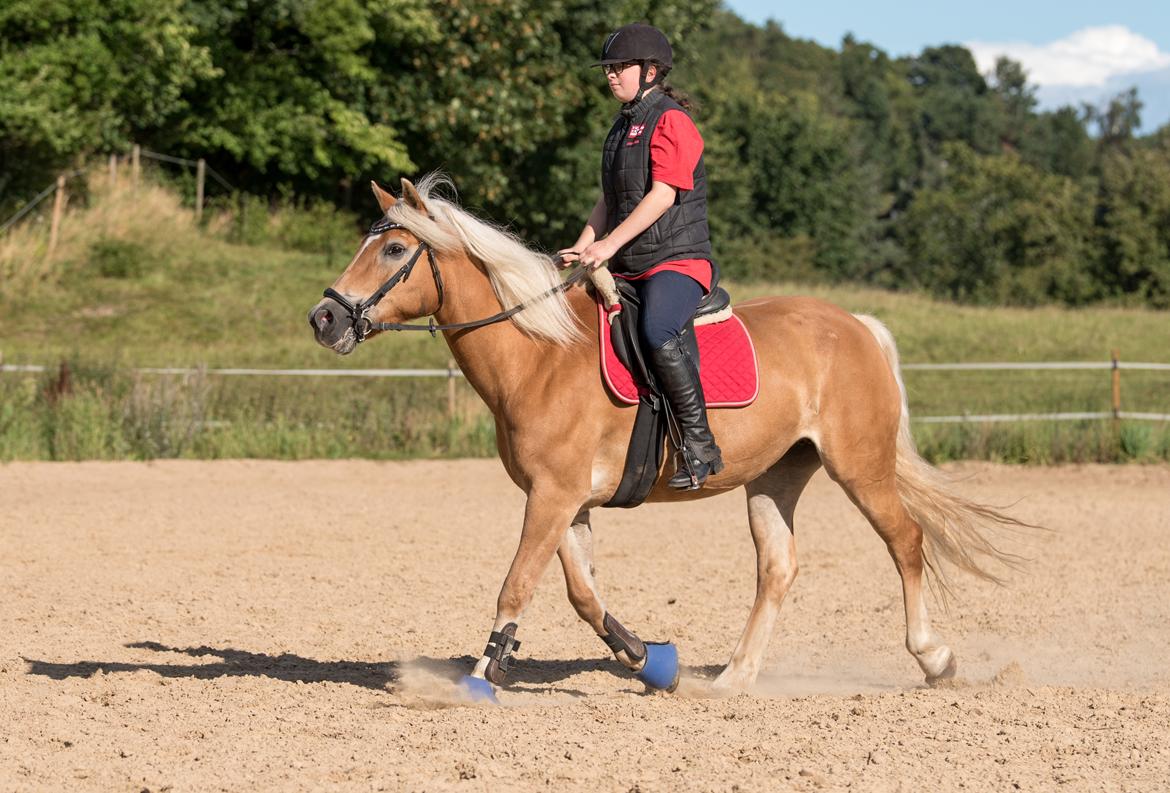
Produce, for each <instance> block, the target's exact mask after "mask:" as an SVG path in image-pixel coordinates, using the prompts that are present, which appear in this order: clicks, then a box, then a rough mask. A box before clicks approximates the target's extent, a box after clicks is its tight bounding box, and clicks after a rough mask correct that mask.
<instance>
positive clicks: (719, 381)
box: [597, 302, 760, 408]
mask: <svg viewBox="0 0 1170 793" xmlns="http://www.w3.org/2000/svg"><path fill="white" fill-rule="evenodd" d="M597 322H598V325H599V333H598V336H599V338H600V339H601V379H602V380H604V381H605V385H606V387H607V388H609V390H610V393H612V394H613V395H614V396H615V397H617V398H618V400H620V401H622V402H625V403H626V404H627V405H636V404H638V386H637V385H636V384H635V383H634V378H633V376H632V375H631V374H630V370H629V369H627V368H626V367H625V364H623V363H622V362H621V360H620V359H619V358H618V357H617V353H615V352H614V351H613V342H612V341H611V340H610V336H609V319H608V318H607V317H606V314H605V307H604V306H603V305H601V303H600V302H598V304H597ZM695 335H696V336H697V337H698V340H699V362H700V364H699V379H700V380H702V381H703V396H705V397H706V399H707V407H709V408H742V407H747V406H748V405H750V404H751V403H752V402H755V401H756V396H757V395H758V394H759V393H760V366H759V362H758V361H757V360H756V348H755V345H753V344H752V337H751V336H749V335H748V332H747V328H746V327H744V324H743V322H742V321H741V320H740V318H739V317H737V316H735V314H732V315H731V319H728V320H724V321H723V322H718V323H716V324H714V325H700V326H699V327H697V328H695Z"/></svg>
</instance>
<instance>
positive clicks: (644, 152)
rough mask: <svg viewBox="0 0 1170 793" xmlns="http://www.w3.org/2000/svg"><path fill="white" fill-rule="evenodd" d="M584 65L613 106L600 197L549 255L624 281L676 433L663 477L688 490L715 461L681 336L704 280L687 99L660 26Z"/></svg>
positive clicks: (699, 180) (694, 133) (704, 249)
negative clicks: (677, 461) (605, 270)
mask: <svg viewBox="0 0 1170 793" xmlns="http://www.w3.org/2000/svg"><path fill="white" fill-rule="evenodd" d="M593 65H594V66H600V67H601V69H602V70H603V71H604V73H605V75H606V78H607V79H608V81H609V89H610V91H611V92H612V93H613V95H614V97H615V98H616V99H617V100H618V101H619V102H621V103H622V107H621V112H620V113H619V115H618V117H617V118H616V120H615V121H614V125H613V128H612V129H611V130H610V132H609V135H608V137H607V138H606V140H605V146H604V148H603V151H602V158H601V159H602V165H601V184H602V192H601V196H600V197H599V198H598V199H597V203H596V205H594V207H593V211H592V212H591V213H590V215H589V220H588V221H587V222H586V224H585V228H584V229H583V230H582V231H581V234H580V236H579V237H578V238H577V241H576V242H575V243H574V244H573V246H572V247H571V248H566V249H564V250H561V251H559V252H558V254H559V255H560V256H561V261H562V263H563V264H565V265H567V264H569V263H571V262H573V261H580V262H581V264H582V265H584V266H585V267H589V268H596V267H599V266H601V265H602V264H603V263H604V262H606V261H608V262H609V268H610V270H611V271H612V272H613V275H614V276H615V277H617V278H623V279H626V280H628V281H630V282H631V283H632V284H633V286H634V288H635V290H636V291H637V294H638V299H639V301H640V303H641V314H640V320H639V335H640V337H641V339H640V341H641V343H642V346H643V349H645V350H647V351H649V353H650V356H649V357H650V360H651V364H652V366H653V369H654V374H655V375H656V378H657V381H658V384H659V387H660V388H661V389H662V391H663V393H664V394H665V396H666V398H667V400H669V402H670V407H671V409H672V413H673V415H674V417H675V419H676V421H677V423H678V426H679V429H680V431H681V435H682V441H683V443H682V448H681V449H679V452H680V454H681V458H682V465H680V466H679V468H678V471H677V472H676V473H675V475H674V476H673V477H672V478H671V480H670V486H671V487H675V488H679V489H683V490H694V489H697V488H699V487H701V486H702V485H703V483H704V482H705V481H706V479H707V477H708V476H709V475H711V474H717V473H719V471H720V470H722V468H723V460H722V458H721V457H720V453H719V447H718V446H717V445H716V443H715V439H714V437H713V436H712V435H711V429H710V426H709V425H708V423H707V410H706V402H705V400H704V398H703V386H702V384H701V383H700V381H699V367H698V361H696V360H694V359H693V358H692V357H691V354H690V350H689V347H688V345H687V342H686V341H685V339H684V338H683V334H684V331H685V329H686V327H687V324H688V323H689V322H690V320H691V318H692V317H694V315H695V309H696V308H697V307H698V304H699V301H700V300H702V298H703V295H704V294H705V293H706V292H708V291H709V290H710V289H711V286H712V284H711V280H712V264H711V239H710V233H709V231H708V226H707V175H706V170H705V169H704V167H703V139H702V137H701V136H700V135H699V131H698V129H696V127H695V124H694V122H693V121H692V120H691V117H690V115H689V114H688V113H687V107H688V105H687V104H686V100H685V99H682V98H681V97H677V96H676V95H675V94H674V92H673V91H672V89H671V88H670V86H667V85H664V84H663V80H664V79H665V78H666V75H667V73H668V72H669V71H670V69H671V67H672V66H673V53H672V50H671V47H670V42H669V41H668V40H667V38H666V36H665V35H664V34H663V33H662V31H660V30H658V29H657V28H654V27H651V26H650V25H637V24H635V25H626V26H624V27H621V28H619V29H618V30H616V31H614V33H612V34H611V35H610V36H609V38H607V39H606V41H605V45H604V46H603V47H602V51H601V58H600V60H598V61H597V62H596V63H594V64H593ZM680 99H681V101H680Z"/></svg>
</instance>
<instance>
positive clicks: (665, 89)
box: [658, 83, 696, 113]
mask: <svg viewBox="0 0 1170 793" xmlns="http://www.w3.org/2000/svg"><path fill="white" fill-rule="evenodd" d="M658 90H659V91H661V92H662V93H664V94H666V95H667V96H669V97H670V98H671V99H673V100H674V101H676V102H678V103H679V104H680V105H682V108H683V110H685V111H687V112H688V113H693V112H694V111H695V109H696V108H695V105H694V103H692V102H691V98H690V97H689V96H687V95H686V94H684V93H683V92H682V91H680V90H678V89H677V88H675V87H674V86H673V85H667V84H666V83H661V84H660V85H659V86H658Z"/></svg>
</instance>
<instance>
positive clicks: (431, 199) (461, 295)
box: [309, 174, 1027, 700]
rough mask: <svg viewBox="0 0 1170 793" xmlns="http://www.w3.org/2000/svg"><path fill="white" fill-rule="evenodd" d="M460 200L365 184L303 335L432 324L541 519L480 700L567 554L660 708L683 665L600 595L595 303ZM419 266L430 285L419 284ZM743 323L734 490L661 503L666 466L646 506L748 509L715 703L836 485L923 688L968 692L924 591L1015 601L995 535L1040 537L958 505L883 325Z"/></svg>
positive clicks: (749, 659)
mask: <svg viewBox="0 0 1170 793" xmlns="http://www.w3.org/2000/svg"><path fill="white" fill-rule="evenodd" d="M447 187H450V183H449V180H447V179H446V178H445V177H442V176H439V175H435V174H430V175H427V176H426V177H424V178H423V179H421V180H420V182H419V185H418V186H417V187H416V186H415V185H413V184H412V183H411V182H410V181H408V180H407V179H402V180H401V188H402V189H401V197H398V198H396V197H395V196H394V195H392V194H391V193H389V192H388V191H386V190H384V189H382V188H381V187H380V186H379V185H378V184H377V183H376V182H373V183H371V188H372V190H373V192H374V196H375V198H376V199H377V201H378V205H379V206H380V207H381V210H382V212H383V216H382V218H381V219H380V220H379V221H378V222H377V223H375V224H374V226H373V227H372V228H371V229H370V232H369V233H368V234H367V235H366V236H365V238H364V239H363V241H362V243H361V246H360V247H359V249H358V250H357V252H356V253H355V255H354V257H353V259H352V261H351V262H350V263H349V265H348V266H347V267H346V268H345V270H344V271H343V272H342V274H341V276H340V277H339V278H338V279H337V280H336V281H335V282H334V283H333V285H332V286H331V287H330V288H328V289H326V290H325V296H324V298H323V299H322V300H321V301H320V302H318V303H317V304H316V305H315V306H313V308H312V309H311V310H310V311H309V323H310V325H311V326H312V329H313V333H314V335H315V338H316V340H317V342H318V343H319V344H321V345H322V346H324V347H326V348H328V349H331V350H333V351H334V352H335V353H338V354H341V355H348V354H350V353H351V352H353V351H354V349H355V348H356V346H357V344H358V343H359V342H362V341H365V340H367V339H369V338H373V337H375V336H377V335H378V334H379V333H382V332H386V331H389V330H403V329H406V328H418V327H419V326H418V325H406V324H403V323H406V322H409V321H410V320H414V319H418V318H423V317H430V318H431V319H430V324H429V325H423V326H421V327H422V328H423V329H426V330H430V331H431V332H432V334H435V333H436V332H438V331H441V332H442V334H443V336H444V338H445V340H446V343H447V344H448V346H449V347H450V350H451V354H452V356H453V357H454V359H455V361H456V362H457V363H458V365H459V368H460V369H461V370H462V372H463V374H464V375H465V377H466V379H467V382H468V383H470V385H471V387H472V388H474V389H475V391H476V393H477V394H478V395H479V397H480V398H481V399H482V400H483V402H484V403H485V404H486V405H487V407H488V408H489V409H490V410H491V412H492V415H493V416H494V419H495V427H496V443H497V447H498V451H499V456H500V459H501V461H502V462H503V465H504V468H505V469H506V470H507V473H508V475H509V477H510V478H511V479H512V481H513V482H514V483H515V484H516V485H517V486H518V487H519V488H520V489H521V490H523V491H524V493H525V495H526V496H527V500H526V504H525V509H524V519H523V524H522V528H521V530H520V539H519V543H518V546H517V549H516V554H515V556H514V558H513V560H512V563H511V566H510V567H509V569H508V572H507V574H506V576H505V577H504V581H503V584H502V586H501V587H500V593H499V597H498V598H497V600H496V617H495V622H494V623H493V625H492V629H491V632H490V634H489V642H488V645H487V648H486V649H485V651H484V653H483V654H482V655H481V656H480V657H479V660H478V662H477V663H476V664H475V667H474V669H473V670H472V671H471V673H470V675H466V676H465V677H464V684H465V685H466V687H467V689H468V692H469V693H470V694H471V695H472V696H473V697H475V698H484V699H489V700H494V698H495V696H494V695H495V690H496V689H495V687H496V686H500V685H503V683H504V681H505V678H506V673H507V671H508V664H509V660H510V658H511V654H512V652H513V651H514V650H515V649H516V648H517V647H518V646H519V642H518V641H516V639H515V635H516V631H517V628H518V624H519V622H520V620H521V616H522V614H523V612H524V610H525V608H526V607H527V605H528V604H529V602H530V600H531V599H532V596H533V592H534V589H535V587H536V585H537V582H538V580H539V578H540V577H541V575H542V573H543V572H544V570H545V569H546V567H547V566H548V564H549V563H550V562H551V560H552V557H553V555H554V554H555V555H557V556H558V557H559V560H560V563H561V567H562V569H563V571H564V575H565V582H566V588H567V591H568V597H569V601H570V602H571V604H572V606H573V608H574V609H575V610H576V612H577V614H578V615H579V616H580V618H581V619H582V620H584V621H585V622H586V623H587V624H588V625H589V627H590V628H592V629H593V630H594V631H595V632H596V633H597V635H598V636H599V637H601V638H602V640H603V641H605V643H606V644H607V645H608V646H609V648H610V650H611V651H612V652H613V654H614V655H615V657H616V658H617V660H618V661H619V662H620V663H621V664H622V665H624V666H625V667H627V668H628V669H629V670H630V671H632V672H634V673H635V674H637V675H638V676H639V677H641V678H642V680H643V681H644V682H646V684H647V686H648V687H649V688H651V689H665V690H673V688H674V686H676V685H677V683H678V659H677V650H676V649H675V648H674V645H673V644H670V643H669V642H667V643H653V642H644V641H642V640H641V639H640V638H639V637H638V636H637V634H636V633H634V632H633V631H631V630H629V629H628V628H626V627H625V626H623V625H622V624H621V623H620V622H619V621H618V620H617V619H616V618H614V617H613V616H612V615H611V614H610V613H609V612H608V611H607V609H606V606H605V603H604V600H603V598H602V594H601V592H600V590H599V588H598V586H597V583H596V581H595V579H594V563H593V554H592V536H593V535H592V525H591V522H590V512H591V510H592V509H594V508H596V507H598V506H599V505H602V504H604V503H605V502H606V501H607V500H609V499H610V497H611V496H612V495H613V493H614V491H615V490H616V488H617V486H618V484H619V481H620V479H621V475H622V471H623V463H624V458H625V453H626V447H627V442H628V440H629V437H630V432H631V428H632V426H633V421H634V413H635V411H634V410H632V409H629V408H627V407H625V406H623V405H621V404H620V403H618V402H617V401H616V400H615V399H614V397H613V396H611V395H610V394H609V393H608V391H607V390H606V389H605V387H604V386H603V384H602V380H601V378H600V376H599V365H598V357H597V356H598V339H597V334H598V330H597V308H596V305H595V298H594V297H593V296H592V295H591V294H590V293H589V292H588V291H587V290H586V289H585V288H581V287H580V286H579V285H577V284H574V285H572V286H569V287H568V288H566V285H567V283H568V282H562V276H561V270H560V269H559V268H558V267H557V266H556V264H555V263H554V262H553V261H552V260H551V259H550V258H549V257H548V256H546V255H544V254H541V253H538V252H536V251H534V250H532V249H531V248H529V247H528V246H526V245H525V244H524V243H523V242H522V241H521V240H520V239H519V238H518V237H516V236H515V235H513V234H511V233H509V232H507V231H506V230H504V229H502V228H500V227H498V226H496V225H494V224H491V223H489V222H486V221H483V220H481V219H479V218H477V217H475V216H474V215H473V214H471V213H470V212H468V211H467V210H465V209H463V208H461V207H460V206H458V204H457V203H456V202H455V201H454V200H452V199H448V198H445V197H443V196H444V194H445V193H446V192H447V191H446V189H445V188H447ZM424 256H425V257H426V260H427V263H428V264H429V268H430V270H431V273H430V277H427V275H425V274H421V275H420V274H419V272H420V271H419V270H415V265H416V264H418V263H419V262H420V260H421V259H422V257H424ZM420 269H421V268H420ZM424 272H425V271H424ZM412 273H413V276H412ZM734 313H735V314H736V315H737V316H738V317H739V318H740V319H741V320H742V321H743V323H744V324H745V325H746V327H747V329H748V331H749V332H750V335H751V337H752V339H753V343H754V345H755V349H756V355H757V359H758V366H759V371H760V375H759V376H760V387H759V396H758V398H757V399H756V400H755V401H754V402H753V403H752V404H751V405H749V406H747V407H743V408H738V409H733V410H712V411H711V412H710V423H711V427H712V430H713V431H714V435H715V437H716V439H717V440H718V442H719V445H720V447H721V448H722V451H723V460H724V463H725V467H724V469H723V470H722V471H721V472H720V473H718V474H716V475H713V476H712V477H711V478H710V479H708V480H707V483H706V485H705V486H704V487H702V488H701V489H699V490H695V491H679V490H675V489H672V488H669V487H667V485H666V482H667V480H668V479H669V478H670V475H671V474H672V471H671V470H670V466H669V465H667V464H665V463H664V464H663V466H662V469H663V470H660V471H659V478H658V480H657V482H656V484H655V486H654V488H653V489H652V490H651V492H650V494H649V496H648V497H647V501H679V500H687V499H695V498H705V497H708V496H712V495H716V494H719V493H725V492H727V491H730V490H735V489H738V488H743V489H744V490H745V492H746V496H747V516H748V528H749V530H750V532H751V537H752V541H753V542H754V544H755V549H756V575H757V586H756V593H755V600H754V603H753V605H752V608H751V611H750V613H749V616H748V620H747V624H746V626H745V627H744V630H743V633H742V635H741V636H740V638H739V641H738V643H737V644H736V646H735V648H734V650H733V651H732V653H731V657H730V660H729V661H728V663H727V665H726V667H724V669H723V670H722V671H721V672H720V674H719V675H718V676H717V677H716V678H715V680H714V681H713V683H712V686H713V687H714V688H715V689H721V690H731V691H735V690H744V689H748V688H750V687H751V686H752V684H753V683H754V682H755V680H756V678H757V675H758V674H759V672H760V666H761V662H762V660H763V654H764V651H765V648H766V646H767V643H768V640H769V638H770V637H771V634H772V632H773V629H774V625H775V622H776V617H777V614H778V613H779V610H780V607H781V604H782V602H783V601H784V597H785V595H786V593H787V592H788V591H789V589H790V588H791V586H792V584H793V581H794V580H795V578H796V574H797V560H796V539H795V525H794V522H793V514H794V511H795V508H796V503H797V500H798V499H799V498H800V495H801V492H802V490H803V489H804V487H805V485H806V484H807V483H808V481H809V479H810V478H811V477H812V476H813V474H814V473H815V472H816V471H817V470H818V469H820V468H822V467H823V468H824V469H825V471H826V472H827V474H828V476H829V477H830V478H831V479H832V481H834V482H836V483H837V484H838V485H840V487H841V488H842V489H843V490H844V491H845V493H846V495H847V496H848V497H849V499H850V500H851V501H852V502H853V503H854V504H855V505H856V506H857V508H858V509H859V510H860V511H861V512H862V514H863V515H864V516H865V518H866V519H867V520H868V522H869V523H870V525H871V526H872V527H873V529H874V531H876V532H877V534H878V536H879V537H880V538H881V539H882V540H883V541H884V542H885V544H886V548H887V549H888V551H889V554H890V556H891V557H892V558H893V561H894V565H895V567H896V568H897V571H898V573H899V575H900V577H901V582H902V597H903V604H904V607H905V616H906V648H907V650H908V651H909V652H910V654H911V655H912V656H913V658H914V659H915V661H917V663H918V665H919V667H920V668H921V670H922V672H923V674H924V675H925V680H926V682H927V683H928V684H935V683H937V682H938V681H941V680H945V679H946V678H950V677H952V676H954V674H955V672H956V669H957V660H956V656H955V654H954V652H953V651H952V650H951V648H950V647H949V646H948V645H947V644H946V643H945V642H944V641H943V639H942V637H941V636H940V635H939V634H938V632H937V631H936V630H935V628H934V627H933V626H932V624H931V620H930V615H929V613H928V610H927V586H930V587H931V588H933V589H936V590H937V592H938V593H939V594H940V595H941V599H942V600H943V601H944V602H945V599H946V593H947V591H948V589H949V584H948V570H947V569H946V567H944V565H947V566H949V567H952V568H957V569H959V570H963V571H966V572H968V573H971V574H973V575H975V576H978V577H980V578H983V579H987V580H990V581H995V582H1000V583H1002V581H1001V572H1002V566H1003V565H1006V566H1008V567H1016V566H1018V561H1019V559H1018V557H1016V556H1015V555H1013V554H1011V553H1007V552H1004V551H1002V550H1000V549H999V548H998V547H997V546H996V544H995V543H994V542H993V541H992V531H993V530H995V529H997V528H998V529H1002V528H1007V527H1018V526H1025V525H1027V524H1024V523H1022V522H1020V521H1018V520H1016V519H1015V518H1012V517H1011V516H1009V515H1007V514H1005V513H1004V512H1001V511H999V510H997V509H995V508H992V507H988V506H985V505H981V504H978V503H976V502H973V501H971V500H968V499H967V498H965V497H963V496H960V495H958V494H956V493H954V492H952V491H951V490H950V489H949V488H948V484H947V481H946V478H945V476H944V475H943V474H942V473H941V472H940V471H939V470H938V469H935V468H934V467H932V466H931V465H930V464H929V463H927V462H926V461H925V460H924V459H923V458H922V457H920V456H919V454H918V453H917V451H916V448H915V445H914V442H913V439H912V437H911V434H910V426H909V410H908V406H907V399H906V389H905V386H904V384H903V381H902V377H901V374H900V370H899V364H898V353H897V348H896V345H895V342H894V339H893V336H892V335H891V333H890V332H889V331H888V330H887V329H886V328H885V326H884V325H882V323H880V322H879V321H878V320H876V319H874V318H872V317H868V316H864V315H854V314H851V313H849V312H847V311H845V310H843V309H841V308H839V307H837V306H834V305H832V304H830V303H828V302H825V301H821V300H817V299H813V298H808V297H765V298H758V299H754V300H749V301H746V302H741V303H738V304H736V305H735V306H734ZM668 459H669V458H668ZM924 584H926V585H924Z"/></svg>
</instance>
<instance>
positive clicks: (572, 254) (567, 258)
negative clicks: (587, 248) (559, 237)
mask: <svg viewBox="0 0 1170 793" xmlns="http://www.w3.org/2000/svg"><path fill="white" fill-rule="evenodd" d="M580 256H581V254H580V253H579V252H578V251H575V250H573V249H572V248H561V249H560V250H559V251H557V255H556V257H555V259H556V263H557V267H559V268H561V269H562V270H564V269H565V268H566V267H568V266H569V265H571V264H572V263H573V262H575V261H577V259H578V258H579V257H580Z"/></svg>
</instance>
